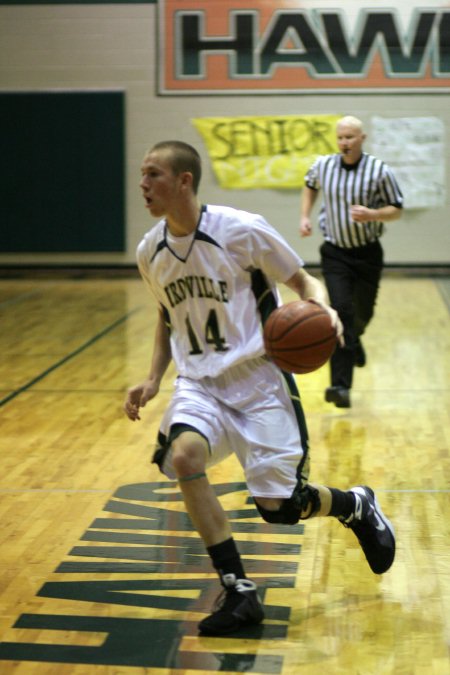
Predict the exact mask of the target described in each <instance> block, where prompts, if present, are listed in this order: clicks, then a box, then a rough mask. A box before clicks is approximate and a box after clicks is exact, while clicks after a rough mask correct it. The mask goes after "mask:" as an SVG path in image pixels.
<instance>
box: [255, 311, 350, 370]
mask: <svg viewBox="0 0 450 675" xmlns="http://www.w3.org/2000/svg"><path fill="white" fill-rule="evenodd" d="M263 336H264V345H265V348H266V354H267V356H269V357H270V359H271V360H272V361H273V362H274V363H275V364H276V365H277V366H278V367H279V368H281V369H282V370H284V371H286V372H289V373H298V374H302V373H311V372H312V371H314V370H317V369H318V368H320V367H321V366H323V365H324V363H326V362H327V361H328V359H329V358H330V357H331V355H332V353H333V352H334V349H335V347H336V341H337V337H336V330H335V328H334V327H333V326H332V324H331V319H330V315H329V314H328V312H326V311H325V310H324V309H323V307H320V305H316V304H314V303H313V302H309V301H303V300H295V301H294V302H288V303H287V304H285V305H281V307H277V309H275V310H274V311H273V312H272V313H271V314H270V315H269V318H268V319H267V321H266V323H265V324H264V334H263Z"/></svg>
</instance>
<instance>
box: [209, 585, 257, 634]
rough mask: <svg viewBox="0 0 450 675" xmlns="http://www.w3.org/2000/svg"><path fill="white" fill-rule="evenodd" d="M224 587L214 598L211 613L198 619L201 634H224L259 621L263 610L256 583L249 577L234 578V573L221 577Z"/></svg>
mask: <svg viewBox="0 0 450 675" xmlns="http://www.w3.org/2000/svg"><path fill="white" fill-rule="evenodd" d="M222 584H223V586H224V589H223V591H222V593H221V594H220V595H219V597H218V598H217V600H216V604H215V606H214V611H213V613H212V614H210V615H209V616H207V617H206V619H203V620H202V621H200V623H199V625H198V627H199V630H200V633H201V634H202V635H226V634H227V633H234V632H235V631H237V630H239V628H241V627H242V626H249V625H254V624H258V623H261V621H262V620H263V619H264V610H263V607H262V603H261V600H260V599H259V597H258V593H257V590H256V584H255V583H254V582H253V581H250V580H249V579H236V577H235V575H234V574H224V576H223V577H222Z"/></svg>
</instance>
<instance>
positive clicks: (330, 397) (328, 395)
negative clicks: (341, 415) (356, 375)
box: [325, 387, 351, 408]
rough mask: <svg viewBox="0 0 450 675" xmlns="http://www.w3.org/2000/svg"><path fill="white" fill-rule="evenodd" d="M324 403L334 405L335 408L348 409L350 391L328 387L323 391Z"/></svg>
mask: <svg viewBox="0 0 450 675" xmlns="http://www.w3.org/2000/svg"><path fill="white" fill-rule="evenodd" d="M325 401H328V403H334V405H335V406H336V408H350V405H351V404H350V390H349V389H346V388H345V387H328V388H327V389H326V390H325Z"/></svg>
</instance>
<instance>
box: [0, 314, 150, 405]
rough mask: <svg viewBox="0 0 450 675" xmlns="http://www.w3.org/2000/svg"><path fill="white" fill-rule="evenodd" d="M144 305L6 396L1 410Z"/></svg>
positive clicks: (1, 402) (1, 403) (2, 400)
mask: <svg viewBox="0 0 450 675" xmlns="http://www.w3.org/2000/svg"><path fill="white" fill-rule="evenodd" d="M143 307H144V306H143V305H142V306H140V307H136V308H135V309H132V310H131V311H130V312H128V313H127V314H125V316H122V317H121V318H120V319H117V321H114V323H112V324H110V325H109V326H107V327H106V328H104V329H103V330H102V331H100V333H97V335H94V336H93V337H92V338H90V339H89V340H88V341H87V342H85V343H83V344H82V345H80V347H78V348H77V349H75V350H74V351H73V352H70V353H69V354H67V356H65V357H64V358H62V359H60V360H59V361H57V362H56V363H54V364H53V365H52V366H50V367H49V368H47V369H46V370H44V371H43V372H42V373H40V374H39V375H37V376H36V377H34V378H33V379H32V380H29V381H28V382H27V383H26V384H24V385H23V386H22V387H19V389H15V390H14V391H13V392H11V393H10V394H9V395H8V396H5V398H3V399H1V400H0V408H1V407H2V406H3V405H5V404H6V403H9V401H12V400H13V399H14V398H16V397H17V396H19V395H20V394H23V392H24V391H27V390H28V389H30V387H32V386H33V385H35V384H36V383H37V382H40V381H41V380H43V379H44V378H45V377H47V375H49V374H50V373H52V372H53V371H54V370H56V369H57V368H60V367H61V366H62V365H64V364H65V363H67V361H70V359H73V358H74V357H75V356H78V354H80V353H81V352H83V351H84V350H85V349H87V348H88V347H90V346H91V345H93V344H95V342H98V340H100V339H101V338H102V337H104V336H105V335H107V334H108V333H110V332H111V331H113V330H114V329H115V328H117V326H120V325H121V324H122V323H124V322H125V321H126V320H127V319H128V318H129V317H130V316H132V315H133V314H135V313H136V312H140V311H141V310H142V309H143Z"/></svg>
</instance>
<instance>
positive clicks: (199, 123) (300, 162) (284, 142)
mask: <svg viewBox="0 0 450 675" xmlns="http://www.w3.org/2000/svg"><path fill="white" fill-rule="evenodd" d="M340 117H341V115H301V116H300V115H276V116H270V115H264V116H259V117H201V118H196V119H193V120H192V123H193V125H194V126H195V128H196V129H197V131H198V132H199V133H200V134H201V136H202V138H203V140H204V142H205V144H206V147H207V149H208V153H209V156H210V158H211V161H212V165H213V169H214V173H215V175H216V177H217V180H218V182H219V185H220V186H221V187H223V188H226V189H229V190H231V189H241V190H249V189H252V188H277V189H279V188H295V189H300V188H301V187H303V181H304V177H305V174H306V172H307V171H308V169H309V168H310V166H311V164H312V163H313V162H314V160H315V159H316V158H317V157H318V156H319V155H326V154H330V153H333V152H337V144H336V122H337V121H338V119H339V118H340Z"/></svg>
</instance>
